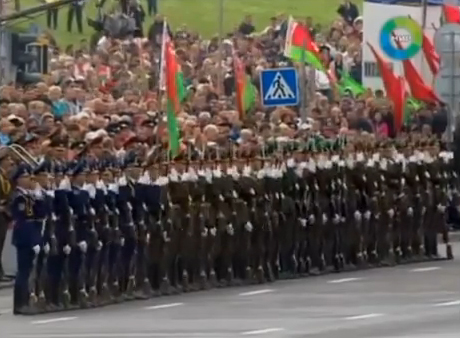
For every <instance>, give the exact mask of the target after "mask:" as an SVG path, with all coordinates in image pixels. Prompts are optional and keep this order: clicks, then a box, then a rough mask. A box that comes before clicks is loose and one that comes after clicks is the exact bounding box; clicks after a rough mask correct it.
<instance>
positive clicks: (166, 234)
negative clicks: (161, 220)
mask: <svg viewBox="0 0 460 338" xmlns="http://www.w3.org/2000/svg"><path fill="white" fill-rule="evenodd" d="M163 240H164V241H165V242H169V241H170V240H171V239H170V238H169V237H168V233H167V232H166V231H163Z"/></svg>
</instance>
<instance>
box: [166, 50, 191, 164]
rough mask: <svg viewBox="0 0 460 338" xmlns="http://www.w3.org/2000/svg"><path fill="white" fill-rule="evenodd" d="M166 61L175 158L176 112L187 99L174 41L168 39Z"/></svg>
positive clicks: (172, 152) (176, 145) (176, 144)
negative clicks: (173, 44)
mask: <svg viewBox="0 0 460 338" xmlns="http://www.w3.org/2000/svg"><path fill="white" fill-rule="evenodd" d="M164 55H165V63H166V94H167V99H168V102H167V107H166V114H167V122H168V123H167V124H168V134H169V150H170V151H171V156H172V157H173V158H174V157H176V156H177V154H178V152H179V126H178V125H177V118H176V114H177V113H179V111H180V104H181V102H182V101H183V100H184V99H185V96H186V92H185V87H184V78H183V75H182V72H181V71H180V66H179V64H178V63H177V59H176V53H175V51H174V48H173V46H172V42H170V41H168V42H167V43H166V45H165V53H164Z"/></svg>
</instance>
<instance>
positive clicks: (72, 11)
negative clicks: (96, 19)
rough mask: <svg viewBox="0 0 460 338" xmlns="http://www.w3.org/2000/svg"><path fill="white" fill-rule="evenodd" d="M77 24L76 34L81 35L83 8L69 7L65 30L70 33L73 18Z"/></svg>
mask: <svg viewBox="0 0 460 338" xmlns="http://www.w3.org/2000/svg"><path fill="white" fill-rule="evenodd" d="M74 16H75V20H76V22H77V29H78V32H79V33H80V34H81V33H83V7H82V6H78V5H71V6H70V7H69V12H68V13H67V30H68V31H69V32H71V31H72V23H73V17H74Z"/></svg>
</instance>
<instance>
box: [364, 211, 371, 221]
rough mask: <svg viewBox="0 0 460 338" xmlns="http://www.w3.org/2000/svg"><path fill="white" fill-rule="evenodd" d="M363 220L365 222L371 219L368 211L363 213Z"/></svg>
mask: <svg viewBox="0 0 460 338" xmlns="http://www.w3.org/2000/svg"><path fill="white" fill-rule="evenodd" d="M364 218H365V219H366V220H370V219H371V212H370V211H369V210H366V212H365V213H364Z"/></svg>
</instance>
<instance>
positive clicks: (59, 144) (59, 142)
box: [49, 137, 69, 148]
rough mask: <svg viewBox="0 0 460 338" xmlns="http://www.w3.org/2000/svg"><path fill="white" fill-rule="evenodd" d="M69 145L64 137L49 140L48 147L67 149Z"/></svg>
mask: <svg viewBox="0 0 460 338" xmlns="http://www.w3.org/2000/svg"><path fill="white" fill-rule="evenodd" d="M68 145H69V142H68V140H67V139H66V138H64V137H54V138H52V139H51V142H50V145H49V146H50V147H51V148H67V147H68Z"/></svg>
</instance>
